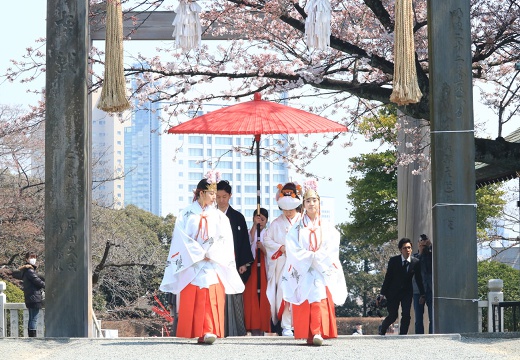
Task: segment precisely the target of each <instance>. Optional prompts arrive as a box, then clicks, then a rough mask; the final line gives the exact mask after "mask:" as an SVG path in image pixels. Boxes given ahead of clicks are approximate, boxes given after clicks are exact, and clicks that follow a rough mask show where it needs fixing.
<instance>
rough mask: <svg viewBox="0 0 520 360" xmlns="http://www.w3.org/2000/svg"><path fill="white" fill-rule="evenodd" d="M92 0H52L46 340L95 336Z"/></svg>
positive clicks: (47, 127)
mask: <svg viewBox="0 0 520 360" xmlns="http://www.w3.org/2000/svg"><path fill="white" fill-rule="evenodd" d="M88 6H89V1H88V0H47V55H46V56H47V58H46V63H47V70H46V105H45V261H46V270H45V275H46V279H45V280H46V281H45V285H46V299H45V336H46V337H90V336H91V335H92V282H91V265H90V254H91V252H90V210H91V209H90V207H91V202H92V201H91V198H92V194H91V192H92V190H91V189H92V181H91V169H90V166H91V161H90V151H91V150H90V149H91V139H90V134H91V127H90V122H89V121H88V119H89V115H88V114H89V109H90V106H89V100H88V86H87V85H88V84H87V79H88V73H87V68H88V49H89V42H88Z"/></svg>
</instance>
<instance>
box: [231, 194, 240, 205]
mask: <svg viewBox="0 0 520 360" xmlns="http://www.w3.org/2000/svg"><path fill="white" fill-rule="evenodd" d="M232 199H234V200H235V205H237V206H238V205H242V198H241V197H234V196H233V197H232Z"/></svg>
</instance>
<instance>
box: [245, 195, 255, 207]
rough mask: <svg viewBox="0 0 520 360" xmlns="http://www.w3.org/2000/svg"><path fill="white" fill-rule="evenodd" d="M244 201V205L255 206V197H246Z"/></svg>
mask: <svg viewBox="0 0 520 360" xmlns="http://www.w3.org/2000/svg"><path fill="white" fill-rule="evenodd" d="M244 200H245V204H246V205H256V197H246V198H245V199H244Z"/></svg>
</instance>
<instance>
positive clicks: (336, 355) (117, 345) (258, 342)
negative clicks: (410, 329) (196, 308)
mask: <svg viewBox="0 0 520 360" xmlns="http://www.w3.org/2000/svg"><path fill="white" fill-rule="evenodd" d="M0 359H5V360H40V359H49V360H87V359H88V360H104V359H123V360H163V359H164V360H173V359H183V360H198V359H201V360H202V359H204V360H220V359H226V360H227V359H231V360H232V359H237V360H238V359H240V360H263V359H266V360H267V359H269V360H272V359H284V360H321V359H326V360H336V359H338V360H339V359H341V360H348V359H356V360H363V359H367V360H374V359H378V360H387V359H405V360H408V359H414V360H415V359H428V360H432V359H442V360H446V359H457V360H465V359H476V360H479V359H482V360H489V359H492V360H503V359H507V360H518V359H520V333H504V334H473V335H472V334H466V335H463V336H461V335H459V334H450V335H408V336H386V337H382V336H372V335H370V336H340V337H339V338H338V339H332V340H326V341H325V343H324V345H323V346H321V347H312V346H306V345H303V341H302V340H294V339H292V338H283V337H234V338H226V339H217V341H216V342H215V343H214V344H213V345H197V344H195V340H190V339H180V338H111V339H84V338H31V339H29V338H21V339H13V338H4V339H0Z"/></svg>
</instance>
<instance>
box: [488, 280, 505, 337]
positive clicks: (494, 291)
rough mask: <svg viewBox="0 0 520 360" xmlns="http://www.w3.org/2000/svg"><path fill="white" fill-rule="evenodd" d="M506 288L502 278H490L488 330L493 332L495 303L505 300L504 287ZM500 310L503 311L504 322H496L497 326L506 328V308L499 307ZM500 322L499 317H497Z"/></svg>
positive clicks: (497, 327)
mask: <svg viewBox="0 0 520 360" xmlns="http://www.w3.org/2000/svg"><path fill="white" fill-rule="evenodd" d="M503 288H504V281H503V280H502V279H490V280H488V290H489V292H488V332H493V305H496V304H498V303H499V302H501V301H504V293H503V292H502V289H503ZM498 311H501V312H502V317H501V318H502V323H501V324H498V323H497V324H496V325H495V328H496V329H497V331H500V330H498V329H503V328H504V309H498ZM495 319H496V321H497V322H498V317H497V316H496V317H495Z"/></svg>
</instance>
